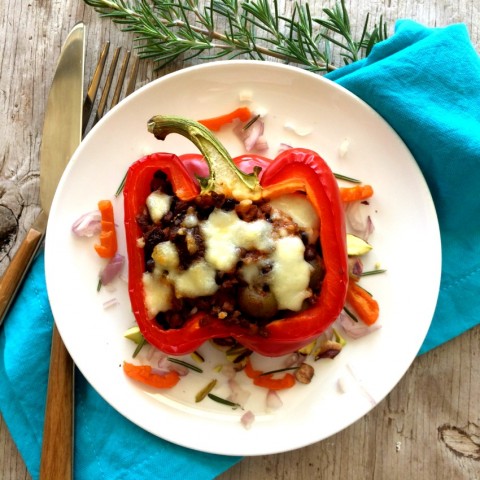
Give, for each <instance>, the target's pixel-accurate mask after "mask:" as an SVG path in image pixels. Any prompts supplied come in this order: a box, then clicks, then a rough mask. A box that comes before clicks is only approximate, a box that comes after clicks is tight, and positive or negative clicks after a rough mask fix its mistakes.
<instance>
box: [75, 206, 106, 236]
mask: <svg viewBox="0 0 480 480" xmlns="http://www.w3.org/2000/svg"><path fill="white" fill-rule="evenodd" d="M101 220H102V215H101V214H100V211H99V210H94V211H93V212H88V213H84V214H83V215H82V216H81V217H80V218H79V219H78V220H76V221H75V222H74V223H73V225H72V232H73V233H74V234H75V235H77V236H78V237H93V236H94V235H98V234H99V233H100V231H101V229H102V225H101Z"/></svg>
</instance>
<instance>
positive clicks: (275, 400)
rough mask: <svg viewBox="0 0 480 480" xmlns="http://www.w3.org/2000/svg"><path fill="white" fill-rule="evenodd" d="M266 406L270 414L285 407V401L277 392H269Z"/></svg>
mask: <svg viewBox="0 0 480 480" xmlns="http://www.w3.org/2000/svg"><path fill="white" fill-rule="evenodd" d="M266 405H267V411H269V412H271V411H274V410H278V409H279V408H280V407H282V406H283V401H282V399H281V398H280V396H279V395H278V393H277V392H276V391H275V390H269V391H268V392H267V400H266Z"/></svg>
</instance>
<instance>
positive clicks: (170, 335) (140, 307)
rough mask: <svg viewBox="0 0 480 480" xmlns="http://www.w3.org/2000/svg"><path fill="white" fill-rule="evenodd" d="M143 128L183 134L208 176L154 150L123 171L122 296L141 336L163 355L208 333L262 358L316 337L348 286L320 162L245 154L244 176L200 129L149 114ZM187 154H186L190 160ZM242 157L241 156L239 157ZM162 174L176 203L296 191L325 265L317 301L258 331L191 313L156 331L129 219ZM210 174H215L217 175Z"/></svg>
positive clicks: (334, 197)
mask: <svg viewBox="0 0 480 480" xmlns="http://www.w3.org/2000/svg"><path fill="white" fill-rule="evenodd" d="M148 127H149V131H150V132H151V133H153V134H154V135H155V136H156V137H157V138H159V139H161V140H163V139H164V138H165V136H166V135H167V134H169V133H179V134H181V135H184V136H186V137H187V138H189V139H190V140H191V141H192V142H193V143H194V144H195V145H196V146H197V147H198V148H199V150H200V152H201V153H202V155H203V157H204V159H205V161H206V162H207V164H208V168H209V173H210V175H209V177H208V178H200V179H199V182H197V181H196V179H195V178H194V177H193V175H192V174H191V173H189V170H191V169H190V168H188V169H187V168H186V167H185V165H184V163H182V160H181V159H180V158H178V157H177V156H175V155H173V154H165V153H157V154H153V155H148V156H146V157H144V158H142V159H140V160H138V161H137V162H135V163H134V164H133V165H132V166H131V167H130V169H129V171H128V174H127V178H126V183H125V188H124V201H125V229H126V240H127V251H128V258H129V293H130V299H131V304H132V309H133V313H134V315H135V318H136V320H137V323H138V326H139V328H140V331H141V332H142V334H143V336H144V337H145V339H146V340H147V341H148V342H149V343H151V344H152V345H154V346H155V347H157V348H159V349H160V350H162V351H164V352H166V353H168V354H175V355H180V354H185V353H190V352H192V351H194V350H195V349H197V348H198V347H199V346H200V345H201V344H202V343H204V342H205V341H207V340H209V339H212V338H226V337H233V338H235V339H236V340H237V341H238V342H239V343H241V344H242V345H244V346H245V347H247V348H249V349H251V350H253V351H255V352H258V353H260V354H262V355H267V356H280V355H283V354H286V353H290V352H293V351H296V350H298V349H300V348H302V347H303V346H305V345H307V344H308V343H310V342H311V341H312V340H313V339H315V338H316V337H318V336H319V335H320V334H321V333H322V332H323V331H325V329H327V328H328V327H329V325H331V323H333V321H334V320H335V319H336V318H337V317H338V315H339V314H340V312H341V310H342V308H343V305H344V303H345V297H346V292H347V286H348V267H347V253H346V240H345V239H346V234H345V222H344V213H343V207H342V203H341V200H340V196H339V190H338V186H337V182H336V180H335V178H334V176H333V174H332V172H331V170H330V168H329V167H328V165H327V164H326V163H325V161H324V160H323V159H322V158H321V157H320V156H319V155H318V154H317V153H315V152H313V151H311V150H307V149H290V150H287V151H285V152H283V153H281V154H280V155H279V156H278V157H277V158H276V159H275V160H272V161H270V164H269V165H268V166H267V167H266V168H265V170H264V171H263V172H262V176H261V181H259V179H258V173H259V168H257V166H261V167H264V166H265V165H266V159H265V158H264V157H259V158H258V160H259V161H258V165H255V159H256V157H255V156H249V157H248V159H249V162H251V164H252V167H254V168H253V169H254V171H253V173H252V174H245V173H244V172H242V171H240V170H239V169H238V168H237V167H236V165H235V163H236V162H238V161H239V159H232V158H231V157H230V156H229V154H228V152H227V151H226V150H225V148H224V147H223V146H222V145H221V144H220V143H219V142H218V140H217V139H216V138H215V137H214V136H213V134H212V133H211V132H209V131H208V130H207V129H206V128H205V127H203V126H202V125H199V124H198V123H196V122H193V121H190V120H186V119H180V118H176V117H154V118H153V119H152V120H151V121H150V122H149V125H148ZM190 159H191V158H190ZM242 160H244V161H245V157H243V158H242ZM157 170H161V171H163V172H164V173H165V174H166V176H167V177H168V179H169V180H170V182H171V184H172V187H173V191H174V193H175V195H176V196H177V197H179V198H180V199H182V200H191V199H193V198H195V197H196V196H197V195H198V194H200V192H202V193H203V194H205V193H208V192H216V193H223V194H225V195H226V196H227V197H229V198H232V197H233V198H235V199H243V198H252V199H254V200H256V199H271V198H273V197H275V196H278V195H282V194H285V193H292V192H304V193H305V194H306V196H307V197H308V199H309V200H310V202H311V204H312V205H313V207H314V208H315V210H316V212H317V214H318V217H319V218H320V232H319V238H320V245H321V254H322V257H323V261H324V264H325V270H326V272H325V275H324V278H323V280H322V285H321V289H320V293H319V295H318V301H316V303H315V304H314V305H313V306H312V307H310V308H308V309H306V310H302V311H300V312H291V313H290V314H289V315H287V316H283V317H281V318H274V319H273V320H272V321H271V322H270V323H268V324H266V325H265V327H264V328H263V329H262V332H261V333H260V332H259V331H258V329H255V328H254V327H253V326H252V328H250V329H248V328H245V327H243V326H240V325H231V324H227V323H225V322H224V321H222V320H221V319H219V318H217V317H212V316H210V315H208V314H206V313H204V312H201V311H199V312H197V313H195V314H192V315H191V316H190V317H189V318H188V319H187V320H186V322H185V323H184V324H183V326H182V327H181V328H170V329H164V328H162V326H161V325H160V324H159V323H158V322H157V321H156V319H155V318H150V317H149V315H148V313H147V308H146V306H145V302H144V291H143V283H142V276H143V274H144V272H145V270H146V268H145V259H144V252H143V249H142V248H139V246H138V242H137V240H138V238H141V236H142V232H141V229H140V227H139V226H138V224H137V221H136V218H137V216H138V215H139V214H141V213H142V212H143V211H144V210H145V202H146V198H147V196H148V195H149V194H150V193H151V191H150V181H151V179H152V177H153V174H154V173H155V172H156V171H157ZM217 176H221V178H218V177H217Z"/></svg>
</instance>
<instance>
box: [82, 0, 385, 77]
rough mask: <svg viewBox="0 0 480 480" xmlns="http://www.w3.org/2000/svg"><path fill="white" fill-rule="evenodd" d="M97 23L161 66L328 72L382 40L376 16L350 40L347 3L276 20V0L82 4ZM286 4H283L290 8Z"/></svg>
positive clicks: (300, 5)
mask: <svg viewBox="0 0 480 480" xmlns="http://www.w3.org/2000/svg"><path fill="white" fill-rule="evenodd" d="M84 2H85V3H86V4H87V5H90V6H91V7H93V8H94V9H95V11H96V12H98V13H99V14H100V16H102V17H107V18H109V19H111V20H112V21H113V22H114V23H117V24H119V25H121V28H122V30H123V31H125V32H131V33H133V35H134V39H135V43H136V45H135V48H136V49H137V51H138V55H139V56H140V57H142V58H148V59H151V60H152V61H153V62H154V63H155V64H156V65H157V66H158V68H162V67H164V66H165V65H167V64H169V63H171V62H173V61H175V60H176V59H178V58H179V57H183V59H184V60H188V59H191V58H193V57H197V56H198V57H199V58H201V59H202V60H215V59H219V58H222V57H225V58H228V59H232V58H235V57H238V56H242V57H244V58H250V59H256V60H266V59H268V58H269V59H278V60H281V61H283V62H286V63H293V64H297V65H298V66H301V67H303V68H305V69H307V70H311V71H315V72H325V71H331V70H334V69H335V68H336V66H335V65H334V64H333V60H332V58H333V56H332V55H333V53H334V52H333V50H332V48H336V49H337V50H338V54H337V57H338V56H339V57H340V58H341V59H342V60H343V62H344V63H345V64H348V63H351V62H354V61H356V60H358V59H360V58H362V57H365V56H367V55H368V54H369V53H370V51H371V49H372V47H373V46H374V45H375V44H376V43H378V42H379V41H382V40H384V39H385V38H387V25H386V24H385V22H384V21H383V17H380V20H379V23H378V25H377V24H374V25H373V28H372V29H371V28H370V16H369V15H367V18H366V20H365V24H364V26H363V29H362V31H361V34H360V36H359V38H355V34H354V30H353V29H352V26H351V23H350V18H349V15H348V12H347V9H346V6H345V0H340V2H339V3H337V4H336V5H335V7H334V8H332V9H329V8H324V9H322V13H323V15H324V16H323V17H315V16H312V13H311V10H310V6H309V4H308V2H295V3H294V4H293V7H292V12H291V13H290V14H281V13H280V12H279V9H278V2H277V0H272V1H271V0H245V1H243V2H242V1H240V0H150V1H147V0H84ZM289 4H290V2H287V5H289Z"/></svg>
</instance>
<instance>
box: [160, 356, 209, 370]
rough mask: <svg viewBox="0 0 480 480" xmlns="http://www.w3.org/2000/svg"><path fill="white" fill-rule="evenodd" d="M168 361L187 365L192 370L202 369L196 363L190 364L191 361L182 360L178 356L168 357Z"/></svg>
mask: <svg viewBox="0 0 480 480" xmlns="http://www.w3.org/2000/svg"><path fill="white" fill-rule="evenodd" d="M168 361H169V362H172V363H176V364H178V365H182V366H184V367H187V368H189V369H190V370H193V371H194V372H198V373H203V370H202V369H201V368H199V367H197V366H196V365H192V364H191V363H188V362H184V361H183V360H180V359H178V358H173V357H168Z"/></svg>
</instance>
